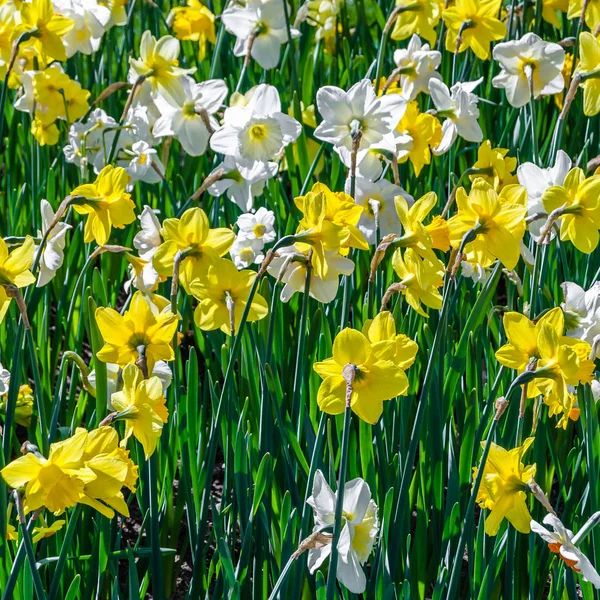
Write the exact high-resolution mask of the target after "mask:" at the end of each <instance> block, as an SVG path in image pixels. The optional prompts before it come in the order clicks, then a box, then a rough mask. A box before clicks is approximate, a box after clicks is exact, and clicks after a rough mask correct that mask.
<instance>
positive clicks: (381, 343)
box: [362, 310, 419, 371]
mask: <svg viewBox="0 0 600 600" xmlns="http://www.w3.org/2000/svg"><path fill="white" fill-rule="evenodd" d="M362 333H363V335H364V336H365V337H366V338H367V339H368V340H369V342H370V343H371V344H372V348H373V352H375V354H377V356H379V357H380V358H385V359H386V360H391V361H392V362H393V363H394V364H395V365H396V366H397V367H398V368H399V369H402V370H403V371H406V369H408V367H410V366H411V365H412V364H413V363H414V362H415V358H416V357H417V352H418V350H419V347H418V346H417V344H416V342H413V340H411V339H410V338H409V337H408V336H406V335H404V334H402V333H401V334H396V322H395V321H394V317H393V316H392V313H391V312H389V311H387V310H385V311H383V312H380V313H379V314H378V315H377V316H376V317H375V318H374V319H369V320H368V321H366V322H365V324H364V325H363V329H362ZM389 341H393V342H395V345H394V346H392V345H390V344H388V343H387V342H389Z"/></svg>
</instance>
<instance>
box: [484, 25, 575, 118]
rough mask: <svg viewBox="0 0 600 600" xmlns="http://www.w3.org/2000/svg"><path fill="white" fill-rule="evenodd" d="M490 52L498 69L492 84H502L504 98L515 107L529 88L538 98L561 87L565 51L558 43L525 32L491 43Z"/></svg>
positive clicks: (526, 99)
mask: <svg viewBox="0 0 600 600" xmlns="http://www.w3.org/2000/svg"><path fill="white" fill-rule="evenodd" d="M493 56H494V60H497V61H498V62H499V63H500V66H501V67H502V71H501V72H500V74H499V75H496V77H494V78H493V79H492V85H493V86H494V87H496V88H504V89H505V90H506V98H507V100H508V101H509V102H510V104H512V105H513V106H514V107H516V108H520V107H521V106H525V104H527V103H528V102H529V100H530V99H531V94H532V92H533V97H534V98H539V97H540V96H547V95H549V94H558V93H560V92H562V91H563V90H564V87H565V81H564V78H563V75H562V68H563V65H564V63H565V51H564V50H563V48H562V47H561V46H559V45H558V44H554V43H552V42H545V41H544V40H543V39H542V38H540V37H539V36H537V35H536V34H535V33H526V34H525V35H524V36H523V37H522V38H521V39H520V40H511V41H509V42H503V43H501V44H497V45H496V46H494V51H493Z"/></svg>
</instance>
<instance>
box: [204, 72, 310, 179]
mask: <svg viewBox="0 0 600 600" xmlns="http://www.w3.org/2000/svg"><path fill="white" fill-rule="evenodd" d="M301 131H302V126H301V125H300V123H298V121H296V119H293V118H292V117H290V116H289V115H286V114H285V113H283V112H281V101H280V99H279V92H278V91H277V88H275V87H274V86H272V85H267V84H264V83H263V84H261V85H259V86H258V87H257V88H256V89H255V90H254V93H253V94H252V98H251V99H250V101H249V102H248V103H247V104H246V105H245V106H230V107H229V108H228V109H227V110H226V111H225V114H224V119H223V125H222V127H220V128H219V129H217V131H215V133H214V134H213V136H212V137H211V138H210V147H211V148H212V149H213V150H214V151H215V152H218V153H220V154H223V155H224V156H231V157H233V158H234V159H235V164H236V166H237V170H238V171H239V172H240V174H241V175H242V177H243V178H244V179H252V178H254V177H256V176H257V174H258V173H264V170H265V167H267V168H269V163H271V162H273V161H274V160H276V159H278V158H279V157H280V155H281V154H282V152H283V149H284V148H285V147H286V146H287V145H288V144H290V143H292V142H294V141H296V139H297V138H298V136H299V135H300V132H301Z"/></svg>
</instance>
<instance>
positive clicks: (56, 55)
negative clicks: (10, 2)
mask: <svg viewBox="0 0 600 600" xmlns="http://www.w3.org/2000/svg"><path fill="white" fill-rule="evenodd" d="M20 13H21V23H20V25H18V26H17V28H16V29H15V31H14V33H13V38H14V39H18V38H19V36H22V35H23V34H26V33H28V34H29V35H28V36H26V37H27V39H25V40H24V41H23V42H21V45H22V46H23V47H29V46H33V47H34V48H35V50H36V51H37V53H38V55H39V58H40V62H41V64H42V65H43V66H46V65H47V64H49V63H50V62H52V60H67V52H66V50H65V46H64V44H63V42H62V40H61V36H63V35H65V33H67V32H68V31H70V30H71V29H72V28H73V25H74V23H73V21H72V20H71V19H68V18H67V17H63V16H62V15H57V14H56V13H55V12H54V8H53V7H52V2H51V1H50V0H31V2H23V3H22V4H21V10H20Z"/></svg>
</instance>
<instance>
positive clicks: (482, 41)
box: [442, 0, 507, 60]
mask: <svg viewBox="0 0 600 600" xmlns="http://www.w3.org/2000/svg"><path fill="white" fill-rule="evenodd" d="M501 6H502V2H501V0H457V1H456V3H455V4H454V5H453V6H451V7H450V8H447V9H446V10H444V12H443V13H442V18H443V19H444V23H445V24H446V27H448V33H447V35H446V50H448V52H453V53H454V52H464V51H465V50H466V49H467V48H471V50H473V52H474V53H475V55H476V56H477V58H480V59H481V60H488V59H489V58H490V44H491V43H492V42H495V41H497V40H501V39H502V38H503V37H505V36H506V35H507V29H506V25H505V24H504V23H503V22H502V21H500V20H499V19H498V15H499V13H500V7H501ZM457 46H458V47H457Z"/></svg>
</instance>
